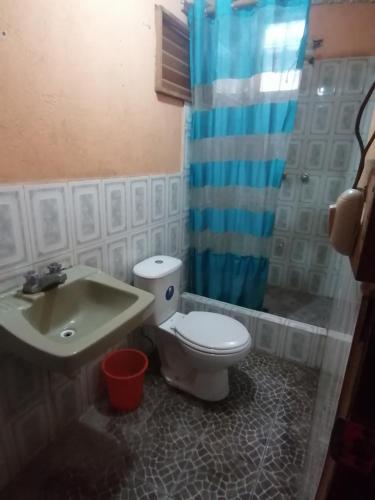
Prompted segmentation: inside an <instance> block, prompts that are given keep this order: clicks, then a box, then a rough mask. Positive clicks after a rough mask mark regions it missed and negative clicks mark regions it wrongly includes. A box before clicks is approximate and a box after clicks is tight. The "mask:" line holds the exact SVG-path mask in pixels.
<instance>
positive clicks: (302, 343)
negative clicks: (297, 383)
mask: <svg viewBox="0 0 375 500" xmlns="http://www.w3.org/2000/svg"><path fill="white" fill-rule="evenodd" d="M312 334H313V333H312V332H311V333H308V332H307V331H306V326H305V328H304V330H301V329H299V328H298V327H297V328H296V327H293V326H292V324H291V321H289V322H288V327H287V331H286V341H285V350H284V357H285V358H286V359H290V360H292V361H296V362H298V363H302V364H307V360H308V357H309V350H310V343H311V338H312Z"/></svg>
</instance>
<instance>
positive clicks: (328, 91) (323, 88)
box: [316, 59, 340, 97]
mask: <svg viewBox="0 0 375 500" xmlns="http://www.w3.org/2000/svg"><path fill="white" fill-rule="evenodd" d="M339 72H340V61H339V60H335V59H329V60H326V61H322V62H321V63H320V67H319V74H318V82H317V87H316V93H317V95H318V96H319V97H326V96H334V95H335V94H336V91H337V83H338V77H339Z"/></svg>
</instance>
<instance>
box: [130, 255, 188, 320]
mask: <svg viewBox="0 0 375 500" xmlns="http://www.w3.org/2000/svg"><path fill="white" fill-rule="evenodd" d="M181 266H182V261H181V260H180V259H176V258H174V257H168V256H167V255H155V256H154V257H150V258H148V259H146V260H143V261H142V262H139V263H138V264H136V265H135V266H134V268H133V273H134V286H136V287H138V288H141V289H142V290H146V291H147V292H150V293H152V294H153V295H154V296H155V302H154V306H153V313H152V315H151V316H150V317H149V318H148V320H147V323H148V324H152V325H160V324H161V323H163V322H164V321H166V320H167V319H168V318H170V317H171V316H172V315H173V314H174V313H175V312H176V311H177V308H178V300H179V297H180V280H181Z"/></svg>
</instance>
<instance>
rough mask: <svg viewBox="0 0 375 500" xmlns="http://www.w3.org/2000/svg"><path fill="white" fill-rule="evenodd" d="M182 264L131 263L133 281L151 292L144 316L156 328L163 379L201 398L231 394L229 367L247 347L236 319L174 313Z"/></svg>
mask: <svg viewBox="0 0 375 500" xmlns="http://www.w3.org/2000/svg"><path fill="white" fill-rule="evenodd" d="M181 269H182V262H181V260H180V259H176V258H174V257H168V256H165V255H157V256H154V257H150V258H148V259H146V260H143V261H142V262H139V263H138V264H136V265H135V266H134V269H133V273H134V285H135V286H136V287H138V288H141V289H143V290H147V291H148V292H151V293H152V294H153V295H154V296H155V302H154V306H153V312H152V314H151V316H150V317H149V319H148V320H147V324H148V325H152V326H153V329H154V332H155V341H156V347H157V349H158V352H159V355H160V360H161V372H162V375H163V377H164V379H165V380H166V382H167V383H168V384H170V385H172V386H174V387H176V388H178V389H180V390H182V391H185V392H188V393H190V394H192V395H193V396H196V397H197V398H200V399H203V400H205V401H220V400H221V399H224V398H225V397H227V396H228V394H229V383H228V368H229V367H230V366H233V365H235V364H236V363H238V362H239V361H241V360H242V359H244V358H245V356H246V355H247V353H248V352H249V350H250V347H251V337H250V334H249V332H248V330H247V328H246V327H245V326H244V325H242V323H240V322H239V321H237V320H235V319H233V318H230V317H228V316H224V315H223V314H216V313H211V312H202V311H193V312H190V313H188V314H182V313H179V312H177V308H178V302H179V296H180V293H179V290H180V279H181Z"/></svg>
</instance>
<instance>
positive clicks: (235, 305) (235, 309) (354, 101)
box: [181, 6, 375, 500]
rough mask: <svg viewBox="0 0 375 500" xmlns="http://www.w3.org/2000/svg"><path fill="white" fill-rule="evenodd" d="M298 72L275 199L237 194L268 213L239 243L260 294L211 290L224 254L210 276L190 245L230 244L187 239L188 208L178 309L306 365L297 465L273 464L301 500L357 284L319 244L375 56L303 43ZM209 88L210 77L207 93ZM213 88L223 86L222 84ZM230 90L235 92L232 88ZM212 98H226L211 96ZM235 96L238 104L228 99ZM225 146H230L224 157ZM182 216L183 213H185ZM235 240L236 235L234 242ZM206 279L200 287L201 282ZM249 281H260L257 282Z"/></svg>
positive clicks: (353, 316) (364, 125)
mask: <svg viewBox="0 0 375 500" xmlns="http://www.w3.org/2000/svg"><path fill="white" fill-rule="evenodd" d="M343 8H344V6H343ZM324 43H325V41H324V38H323V39H322V40H319V44H320V45H321V46H324ZM310 44H311V40H310ZM206 48H207V47H206ZM298 67H299V66H298V62H297V66H295V68H297V70H298ZM300 70H301V78H300V81H299V83H297V86H296V89H295V90H296V93H295V95H294V94H293V92H290V91H291V90H292V86H291V85H290V81H289V88H288V89H287V90H288V91H289V92H290V95H291V99H295V101H296V114H295V121H294V125H293V126H292V127H291V129H290V130H289V132H290V137H289V142H288V148H287V151H286V155H285V168H283V169H282V175H281V178H280V184H279V186H280V189H278V190H277V196H276V197H275V199H274V200H273V201H272V202H271V203H270V196H269V195H266V201H264V199H256V195H255V192H254V191H253V192H251V191H248V195H249V196H253V199H252V200H251V201H250V202H249V206H250V207H251V208H248V209H249V210H253V211H258V212H259V211H260V212H261V211H263V212H264V211H265V210H266V211H267V210H274V214H275V218H274V226H273V230H272V232H271V234H270V238H269V239H268V241H267V243H266V244H265V245H264V246H263V247H262V248H261V250H259V248H260V247H259V246H256V245H254V242H253V240H251V239H249V240H248V242H247V245H248V246H247V248H248V249H249V253H250V254H251V253H252V252H253V254H254V248H256V250H255V254H257V255H259V254H262V252H264V254H265V255H267V264H266V267H267V271H266V272H265V273H263V274H262V273H261V275H262V279H263V278H264V276H265V275H266V279H265V282H264V286H260V287H259V289H258V292H259V290H260V292H259V293H257V297H258V298H259V296H261V300H260V301H259V302H258V303H259V306H255V307H254V306H252V305H248V304H245V303H244V301H242V303H241V300H239V301H237V302H236V301H235V300H233V301H231V300H223V299H221V298H219V294H220V292H218V291H217V288H218V287H219V285H218V283H223V278H222V274H221V273H222V269H223V268H224V267H225V264H223V263H221V264H220V265H219V266H218V267H216V268H215V266H213V268H212V270H213V269H216V271H217V272H216V275H215V272H213V274H214V277H212V274H211V276H210V274H209V269H210V265H211V264H212V261H210V260H209V259H208V260H204V259H202V261H201V262H199V265H200V266H201V268H200V270H199V273H198V277H199V278H198V279H197V278H196V276H194V273H196V272H197V263H196V252H197V249H198V250H199V249H202V248H206V247H210V248H212V249H214V250H215V251H216V252H220V250H221V251H222V249H223V248H228V247H230V246H231V248H233V247H234V246H235V243H233V242H234V241H235V237H234V236H233V234H231V233H225V232H224V234H223V233H222V232H221V234H219V235H217V234H216V235H213V234H212V233H211V236H212V239H211V240H210V239H209V236H208V235H207V234H206V235H205V238H206V240H204V237H203V236H202V234H203V233H204V232H206V233H207V231H202V228H201V227H200V228H199V231H202V234H201V235H198V236H197V234H196V232H197V221H196V214H194V213H193V223H192V222H191V221H190V245H191V246H192V247H193V257H192V256H191V254H190V258H189V260H187V262H188V264H187V265H186V275H187V276H188V278H189V279H188V280H186V283H187V288H186V290H187V291H186V292H184V293H183V294H182V299H181V311H182V312H184V313H188V312H190V311H193V310H203V311H212V312H218V313H221V314H228V315H230V316H232V317H234V318H235V319H237V320H239V321H240V322H241V323H243V324H244V325H245V326H246V327H247V328H248V329H249V331H250V332H251V335H252V339H253V349H254V351H255V352H257V353H262V354H263V353H264V354H266V355H268V356H272V357H275V358H278V359H279V360H280V362H281V363H283V362H286V363H289V362H292V363H296V364H298V365H299V366H300V367H302V368H303V369H305V370H306V372H305V375H306V380H309V382H308V387H309V389H308V391H307V392H308V399H309V401H310V403H309V404H310V405H311V416H306V414H305V415H304V418H305V424H306V421H307V422H308V421H309V419H310V423H309V424H308V425H307V426H306V427H304V428H303V429H298V423H297V421H296V422H295V424H293V425H295V428H292V426H289V425H287V426H286V428H287V432H288V433H289V438H288V439H290V441H288V445H286V444H285V446H286V447H287V448H288V450H289V451H290V450H291V449H292V448H293V449H294V446H296V448H297V449H298V450H299V452H300V453H301V455H300V456H301V457H302V459H301V461H302V463H303V466H301V468H300V470H299V472H298V474H297V473H296V472H295V470H294V469H293V467H290V468H288V467H289V466H288V465H285V468H284V466H281V468H282V472H281V471H280V470H279V471H276V469H275V477H278V475H279V474H281V475H283V474H284V473H285V472H287V473H288V474H289V477H288V479H285V476H284V479H285V481H286V483H288V485H289V486H291V484H292V483H293V487H292V489H291V490H289V491H290V493H289V495H290V497H288V496H286V497H285V498H298V500H302V499H303V500H308V499H309V500H310V499H311V500H312V499H314V498H315V494H316V491H317V488H318V485H319V480H320V476H321V473H322V470H323V466H324V461H325V457H326V454H327V450H328V446H329V441H330V436H331V431H332V428H333V424H334V421H335V415H336V408H337V404H338V400H339V397H340V392H341V388H342V383H343V379H344V374H345V370H346V365H347V361H348V358H349V353H350V348H351V343H352V339H353V334H354V330H355V325H356V321H357V316H358V312H359V308H360V304H361V300H362V295H361V292H360V286H359V285H360V284H359V283H358V282H356V281H354V279H353V275H352V271H351V268H350V263H349V259H348V258H347V257H343V256H341V255H340V254H338V253H337V252H335V251H334V250H333V248H332V247H331V245H330V242H329V236H328V207H329V205H330V204H333V203H335V202H336V200H337V197H338V196H339V195H340V193H342V192H343V191H344V190H345V189H348V188H350V187H351V186H352V184H353V180H354V178H355V174H356V172H357V169H358V165H359V159H360V152H359V147H358V143H357V141H356V139H355V136H354V126H355V120H356V116H357V113H358V110H359V108H360V105H361V102H362V101H363V99H364V97H365V95H366V93H367V91H368V89H369V87H370V85H371V84H372V82H373V81H374V79H375V57H373V56H369V57H339V58H331V57H327V58H324V57H323V58H319V57H315V56H314V54H313V55H312V56H311V51H309V55H308V57H306V58H305V61H304V62H303V63H301V65H300ZM287 85H288V84H287ZM271 86H272V85H271ZM219 87H220V85H219V84H218V85H217V88H216V90H218V88H219ZM248 89H249V87H248ZM236 90H238V88H235V85H233V88H232V91H233V93H234V92H235V91H236ZM273 90H275V88H274V89H273ZM284 90H285V89H284ZM222 92H223V93H225V88H224V86H223V89H222ZM274 95H275V94H274ZM202 97H206V98H207V94H206V95H205V96H204V95H203V94H202ZM210 97H212V96H210ZM231 98H232V99H234V98H233V94H232V96H231ZM262 98H263V97H262ZM262 98H260V99H262ZM217 99H218V100H219V101H220V99H223V100H224V99H225V98H224V97H223V96H222V95H219V96H218V97H217ZM234 102H237V104H238V100H237V101H234ZM232 103H233V101H232ZM258 103H259V101H258V102H257V104H258ZM374 109H375V99H374V97H372V98H371V100H370V102H369V103H368V105H367V107H366V111H365V113H364V115H363V117H362V121H361V135H362V137H363V138H364V140H367V137H368V135H369V131H370V128H371V119H372V116H373V113H374ZM193 113H194V106H193ZM191 116H192V110H191V108H190V107H189V106H188V107H186V128H185V143H186V144H189V146H188V147H187V148H186V153H185V176H186V179H187V184H186V186H187V190H188V191H189V195H190V205H189V206H190V209H191V207H193V209H194V210H195V209H196V208H197V207H198V208H201V207H200V205H199V204H200V203H202V199H199V196H198V195H197V188H201V187H202V185H203V184H204V182H203V181H202V177H204V175H203V174H202V173H201V172H199V175H197V172H196V170H197V169H196V167H195V166H194V161H195V159H194V155H195V154H196V152H194V151H193V153H192V147H191V142H190V143H189V139H191V138H192V137H193V139H194V140H195V139H197V137H196V136H195V137H194V133H195V132H194V131H193V132H192V130H191V127H192V118H191ZM193 127H194V124H193ZM270 128H271V129H272V125H270ZM234 149H235V148H234ZM234 149H233V150H232V154H234V155H235V153H233V151H234ZM192 157H193V160H192ZM236 159H238V158H236ZM215 160H216V161H217V158H215ZM210 168H211V167H210ZM218 170H220V173H221V176H222V178H221V179H220V175H219V176H218V178H216V179H215V180H213V178H214V175H215V174H214V169H213V168H211V171H210V174H209V175H207V177H206V178H205V181H207V180H208V184H210V183H211V184H213V185H215V186H216V187H219V186H220V187H222V186H221V183H223V178H224V177H225V175H226V174H225V172H224V170H225V168H224V167H223V166H222V165H221V166H220V168H218ZM200 175H201V177H200ZM189 179H190V180H189ZM200 183H201V184H200ZM215 183H216V184H215ZM235 183H236V182H234V184H235ZM229 184H230V182H229ZM255 184H256V182H255ZM276 184H277V183H276ZM206 195H207V193H206ZM221 195H223V192H222V193H221ZM232 195H233V196H234V197H237V202H238V200H240V199H241V194H240V193H239V192H235V193H232ZM210 196H211V197H210ZM210 196H206V198H204V199H203V201H204V202H205V203H208V204H209V203H210V202H212V201H213V200H214V204H215V208H217V206H219V204H220V203H222V207H224V208H228V200H227V199H225V200H223V199H221V200H220V201H218V199H217V198H216V199H215V197H214V196H212V194H210ZM267 196H268V198H267ZM239 203H240V204H241V201H240V202H239ZM257 203H258V206H256V204H257ZM267 203H268V205H267ZM265 207H266V208H265ZM194 210H193V211H194ZM191 215H192V210H190V219H191ZM213 218H214V217H213ZM200 222H201V221H200ZM192 224H193V227H192ZM208 224H209V222H208ZM191 229H193V230H192V231H191ZM219 232H220V231H219ZM213 233H214V231H213ZM262 236H264V234H263V235H262ZM225 239H226V241H225V242H224V240H225ZM230 240H231V241H230ZM263 243H264V241H263ZM245 247H246V243H245V244H244V245H243V247H242V250H243V249H244V248H245ZM236 248H238V246H237V247H236ZM238 253H239V254H240V252H238ZM192 259H193V264H192ZM202 262H203V263H202ZM216 264H217V262H216ZM220 266H221V268H220ZM212 270H211V271H212ZM224 274H225V273H224ZM199 280H200V282H199ZM210 280H212V285H211V286H210V285H208V282H209V281H210ZM234 281H235V279H234V278H233V282H234ZM197 282H198V285H197ZM224 282H225V281H224ZM254 283H255V284H256V286H257V285H259V284H257V280H256V279H255V280H254ZM215 287H216V290H215ZM259 294H260V295H259ZM249 295H251V294H249ZM304 398H306V394H302V393H301V394H299V395H298V399H299V402H298V404H297V403H296V405H295V406H293V407H290V408H289V409H288V411H289V412H290V417H291V418H297V419H298V415H299V412H302V410H301V407H299V406H298V405H302V406H303V405H305V409H306V404H307V403H306V401H305V400H304ZM307 406H309V405H308V404H307ZM302 413H303V412H302ZM302 413H301V415H302ZM296 429H298V430H297V431H296ZM294 451H295V450H294ZM292 454H293V453H292ZM286 483H283V484H284V486H285V484H286ZM279 487H280V485H279ZM291 491H293V493H291ZM297 492H298V493H297ZM270 498H271V497H270Z"/></svg>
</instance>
